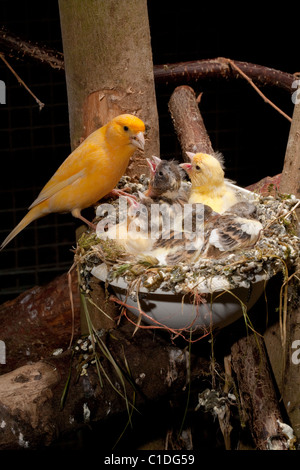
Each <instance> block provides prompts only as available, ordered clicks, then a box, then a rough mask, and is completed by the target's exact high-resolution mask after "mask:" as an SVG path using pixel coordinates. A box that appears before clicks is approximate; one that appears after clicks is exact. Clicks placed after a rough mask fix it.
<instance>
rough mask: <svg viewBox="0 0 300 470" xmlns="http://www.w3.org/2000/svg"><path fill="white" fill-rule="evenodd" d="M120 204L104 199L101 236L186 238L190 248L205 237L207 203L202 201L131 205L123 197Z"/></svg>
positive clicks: (113, 237) (183, 239)
mask: <svg viewBox="0 0 300 470" xmlns="http://www.w3.org/2000/svg"><path fill="white" fill-rule="evenodd" d="M118 206H119V207H116V206H114V205H112V204H109V203H104V204H101V205H99V206H98V208H97V212H96V215H97V216H98V217H102V219H101V220H100V222H98V224H97V228H96V233H97V235H98V236H99V237H100V238H110V239H113V240H120V239H124V238H130V239H131V240H141V239H152V240H158V239H160V240H167V239H172V240H174V239H175V240H182V241H183V245H184V247H185V248H186V249H188V250H191V249H193V247H194V249H197V247H198V246H199V241H200V239H203V238H204V206H203V205H202V204H184V205H183V206H182V205H181V204H176V203H174V204H167V203H159V204H156V203H153V204H150V205H145V204H142V203H136V202H133V203H132V204H131V205H129V208H128V205H127V201H126V199H125V198H122V197H120V198H119V202H118Z"/></svg>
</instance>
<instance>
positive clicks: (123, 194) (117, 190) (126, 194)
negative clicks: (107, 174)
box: [110, 189, 136, 201]
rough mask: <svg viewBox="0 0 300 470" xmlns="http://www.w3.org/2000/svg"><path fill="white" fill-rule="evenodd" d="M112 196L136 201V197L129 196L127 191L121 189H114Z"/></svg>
mask: <svg viewBox="0 0 300 470" xmlns="http://www.w3.org/2000/svg"><path fill="white" fill-rule="evenodd" d="M110 194H113V195H114V196H119V197H120V196H125V197H131V198H132V199H134V200H135V201H136V197H135V196H134V195H133V194H129V193H127V192H126V191H122V190H121V189H113V190H112V191H111V192H110Z"/></svg>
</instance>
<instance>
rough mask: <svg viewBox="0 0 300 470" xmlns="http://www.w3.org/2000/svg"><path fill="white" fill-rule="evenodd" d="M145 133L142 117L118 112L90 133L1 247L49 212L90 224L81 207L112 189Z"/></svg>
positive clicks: (139, 146) (60, 168)
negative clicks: (106, 122) (117, 114)
mask: <svg viewBox="0 0 300 470" xmlns="http://www.w3.org/2000/svg"><path fill="white" fill-rule="evenodd" d="M144 132H145V124H144V123H143V121H142V120H141V119H139V118H138V117H136V116H133V115H131V114H121V115H119V116H117V117H115V118H114V119H112V121H110V122H109V123H108V124H106V125H105V126H103V127H101V128H100V129H98V130H96V131H95V132H93V133H92V134H90V135H89V136H88V137H87V138H86V139H85V140H84V141H83V142H82V144H81V145H79V146H78V147H77V148H76V149H75V150H74V151H73V152H72V153H71V154H70V155H69V156H68V158H67V159H66V160H65V161H64V162H63V163H62V165H61V166H60V167H59V168H58V170H57V171H56V173H54V175H53V176H52V178H51V179H50V180H49V181H48V183H47V184H46V185H45V186H44V188H43V189H42V191H41V192H40V194H39V196H38V197H37V199H36V200H35V201H34V202H33V203H32V204H31V206H30V207H29V209H30V210H29V212H28V213H27V214H26V215H25V217H24V218H23V219H22V220H21V222H20V223H19V224H18V225H17V226H16V227H15V228H14V230H13V231H12V232H11V233H10V234H9V235H8V236H7V237H6V239H5V240H4V241H3V243H2V245H1V247H0V249H1V250H2V249H3V248H4V247H5V246H6V245H7V243H9V242H10V241H11V240H12V239H13V238H14V237H15V236H16V235H17V234H18V233H19V232H20V231H21V230H23V229H24V228H25V227H26V226H27V225H28V224H30V222H32V221H33V220H36V219H38V218H40V217H43V216H45V215H47V214H49V213H51V212H71V214H72V215H73V216H74V217H77V218H79V219H81V220H83V221H84V222H85V223H87V224H88V225H90V226H92V224H91V223H90V222H89V221H88V220H86V219H85V218H84V217H83V216H82V215H81V210H82V209H85V208H86V207H89V206H91V205H92V204H95V203H96V202H97V201H98V200H99V199H101V198H102V197H104V196H105V195H106V194H108V193H109V192H111V191H112V190H113V189H114V188H115V186H116V184H117V183H118V181H119V180H120V178H121V176H122V175H123V174H124V173H125V170H126V168H127V165H128V163H129V159H130V157H131V156H132V154H133V153H134V151H135V150H136V149H137V148H139V149H142V150H143V149H144V143H145V140H144Z"/></svg>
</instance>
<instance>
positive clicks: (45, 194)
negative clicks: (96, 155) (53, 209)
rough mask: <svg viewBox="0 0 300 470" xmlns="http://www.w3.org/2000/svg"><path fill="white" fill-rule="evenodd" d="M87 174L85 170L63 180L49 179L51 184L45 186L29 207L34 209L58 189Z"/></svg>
mask: <svg viewBox="0 0 300 470" xmlns="http://www.w3.org/2000/svg"><path fill="white" fill-rule="evenodd" d="M84 174H85V171H84V170H81V171H79V172H78V173H75V175H72V176H70V177H69V178H66V179H64V180H62V181H58V182H55V181H52V179H51V180H50V181H49V183H50V182H51V184H50V185H48V184H47V187H46V186H45V187H44V188H43V190H42V191H41V192H40V194H39V195H38V197H37V198H36V199H35V201H33V203H32V204H31V206H30V207H29V209H32V208H33V207H35V206H37V205H38V204H40V203H41V202H42V201H45V200H46V199H49V197H51V196H53V195H54V194H56V193H58V191H61V190H62V189H63V188H65V187H66V186H69V185H71V184H72V183H74V182H75V181H76V180H78V179H79V178H82V177H83V176H84Z"/></svg>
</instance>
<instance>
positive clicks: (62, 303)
mask: <svg viewBox="0 0 300 470" xmlns="http://www.w3.org/2000/svg"><path fill="white" fill-rule="evenodd" d="M71 279H72V295H73V301H74V314H75V317H74V334H75V336H78V334H79V332H80V314H79V312H80V300H79V295H78V280H77V272H76V270H74V271H73V272H72V274H71ZM0 324H1V340H2V341H4V343H5V349H6V351H5V356H6V363H5V364H0V374H4V373H6V372H9V371H11V370H13V369H16V368H18V367H20V366H22V365H24V364H27V363H28V362H35V361H39V360H40V359H44V358H47V357H48V356H50V355H51V354H52V353H53V351H54V350H55V349H57V348H63V349H65V348H66V347H68V345H69V343H70V339H71V335H72V311H71V304H70V292H69V286H68V276H67V274H63V275H61V276H59V277H57V278H55V279H54V280H53V281H51V282H50V283H48V284H47V285H46V286H42V287H33V288H32V289H30V290H28V291H26V292H24V293H23V294H21V295H19V296H18V297H17V298H16V299H13V300H9V301H8V302H5V303H4V304H2V305H1V306H0Z"/></svg>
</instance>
